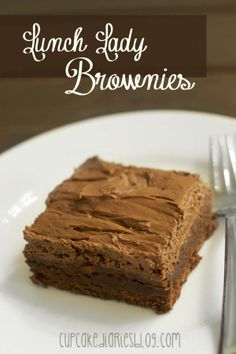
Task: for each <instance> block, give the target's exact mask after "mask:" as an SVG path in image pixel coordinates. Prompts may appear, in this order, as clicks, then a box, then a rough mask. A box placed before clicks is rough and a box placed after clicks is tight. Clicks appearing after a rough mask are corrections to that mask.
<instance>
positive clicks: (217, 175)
mask: <svg viewBox="0 0 236 354" xmlns="http://www.w3.org/2000/svg"><path fill="white" fill-rule="evenodd" d="M210 161H211V179H212V182H213V186H214V190H215V192H220V191H221V190H222V173H221V171H222V168H221V162H220V149H219V144H218V138H217V136H211V137H210Z"/></svg>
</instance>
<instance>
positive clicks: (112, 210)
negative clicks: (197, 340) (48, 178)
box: [24, 157, 216, 313]
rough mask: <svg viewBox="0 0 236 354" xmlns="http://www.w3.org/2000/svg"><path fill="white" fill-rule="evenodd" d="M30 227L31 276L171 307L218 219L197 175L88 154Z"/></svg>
mask: <svg viewBox="0 0 236 354" xmlns="http://www.w3.org/2000/svg"><path fill="white" fill-rule="evenodd" d="M46 204H47V207H46V210H45V211H44V212H43V213H42V214H41V215H40V216H38V218H37V219H36V220H35V222H34V223H33V225H31V226H30V227H26V228H25V230H24V237H25V240H26V241H27V244H26V246H25V250H24V254H25V257H26V260H27V263H28V265H29V266H30V268H31V271H32V273H33V275H32V280H33V281H34V282H36V283H40V284H42V285H45V286H47V285H51V286H55V287H57V288H60V289H66V290H71V291H73V292H76V293H81V294H87V295H92V296H96V297H100V298H104V299H116V300H120V301H126V302H128V303H131V304H136V305H141V306H146V307H150V308H152V309H153V310H155V311H156V312H158V313H162V312H166V311H169V310H170V309H171V308H172V307H173V305H174V303H175V301H176V300H177V298H178V297H179V295H180V291H181V286H182V284H183V283H184V282H185V281H186V279H187V276H188V274H189V273H190V271H191V270H192V269H193V268H194V267H195V266H196V265H197V263H198V262H199V260H200V256H199V255H198V252H199V249H200V248H201V246H202V244H203V243H204V241H205V240H206V239H207V238H208V237H209V236H210V235H211V234H212V232H213V230H214V228H215V226H216V222H215V219H214V215H213V213H212V192H211V190H210V189H209V187H208V186H207V185H206V184H205V183H203V182H202V181H201V179H200V177H199V176H198V175H196V174H191V173H186V172H176V171H162V170H158V169H151V168H140V167H134V166H123V165H121V164H115V163H109V162H105V161H102V160H101V159H99V158H98V157H94V158H91V159H89V160H87V161H86V162H85V163H84V164H83V165H81V166H80V167H79V168H78V169H76V170H75V172H74V174H73V175H72V177H71V178H69V179H67V180H66V181H64V182H63V183H62V184H60V185H59V186H58V187H56V189H55V190H54V191H53V192H52V193H51V194H50V195H49V197H48V199H47V202H46Z"/></svg>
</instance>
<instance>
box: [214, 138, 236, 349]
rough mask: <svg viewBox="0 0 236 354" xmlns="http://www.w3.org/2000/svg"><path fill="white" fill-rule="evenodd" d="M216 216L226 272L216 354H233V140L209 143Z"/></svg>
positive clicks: (235, 253) (235, 316) (235, 263)
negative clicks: (222, 223)
mask: <svg viewBox="0 0 236 354" xmlns="http://www.w3.org/2000/svg"><path fill="white" fill-rule="evenodd" d="M210 160H211V177H212V183H213V186H214V191H215V196H216V201H215V212H216V214H217V215H218V216H223V217H225V220H226V222H225V228H226V233H225V235H226V237H225V268H224V295H223V308H222V321H221V333H220V345H219V354H236V140H235V137H234V136H231V135H230V136H229V135H228V136H223V135H221V136H218V137H217V136H214V137H212V138H211V139H210Z"/></svg>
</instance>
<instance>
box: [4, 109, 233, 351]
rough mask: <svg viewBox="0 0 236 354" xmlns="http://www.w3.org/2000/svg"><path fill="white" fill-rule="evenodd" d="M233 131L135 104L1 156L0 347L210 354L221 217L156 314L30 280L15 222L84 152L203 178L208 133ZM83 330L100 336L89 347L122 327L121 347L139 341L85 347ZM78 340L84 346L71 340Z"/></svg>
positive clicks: (30, 213) (37, 205)
mask: <svg viewBox="0 0 236 354" xmlns="http://www.w3.org/2000/svg"><path fill="white" fill-rule="evenodd" d="M233 131H234V132H235V131H236V120H235V121H234V120H232V119H228V118H225V117H220V116H215V115H211V114H205V113H195V112H181V111H142V112H132V113H123V114H117V115H113V116H107V117H103V118H97V119H92V120H88V121H85V122H82V123H76V124H72V125H68V126H66V127H63V128H59V129H56V130H53V131H52V132H49V133H46V134H43V135H41V136H39V137H36V138H34V139H31V140H29V141H27V142H25V143H23V144H21V145H19V146H17V147H15V148H13V149H11V150H9V151H8V152H6V153H4V154H2V155H0V237H1V243H0V353H1V354H32V353H34V354H42V353H50V354H54V353H70V354H71V353H79V352H81V353H87V352H91V353H104V352H107V353H151V352H152V353H153V352H156V353H161V354H163V353H168V354H169V353H181V354H184V353H186V354H189V353H190V352H191V354H199V353H204V354H205V353H208V354H211V353H212V354H213V353H215V352H216V348H217V345H218V332H219V324H220V314H221V300H222V281H223V253H224V252H223V251H224V230H223V225H220V227H219V228H218V230H217V231H216V232H215V235H214V236H213V237H212V238H211V239H210V240H209V241H207V242H206V243H205V245H204V247H203V249H202V251H201V254H202V255H203V260H202V261H201V262H200V264H199V266H198V267H197V268H196V269H195V270H194V271H193V272H192V274H191V275H190V276H189V279H188V281H187V283H186V284H185V285H184V286H183V290H182V294H181V297H180V299H179V300H178V301H177V303H176V305H175V307H174V309H173V311H171V312H170V313H168V314H166V315H159V316H158V315H156V314H155V313H154V312H152V311H151V310H148V309H143V308H140V307H136V306H132V305H127V304H124V303H118V302H114V301H104V300H100V299H95V298H92V297H88V296H82V295H74V294H70V293H69V292H65V291H60V290H56V289H53V288H47V289H45V288H41V287H39V286H36V285H34V284H33V283H32V282H31V281H30V280H29V275H30V273H29V269H28V267H27V266H26V265H25V263H24V258H23V255H22V250H23V248H24V244H25V242H24V240H23V237H22V230H23V228H24V226H25V225H26V224H31V223H32V222H33V220H34V218H35V217H36V216H37V214H38V213H39V212H41V211H42V210H43V208H44V200H45V198H46V196H47V194H48V192H49V191H50V190H51V189H52V188H54V186H55V185H56V184H58V183H59V182H61V181H62V180H63V179H64V178H66V177H68V176H70V175H71V173H72V172H73V169H74V167H76V166H78V165H80V163H82V162H83V161H84V160H85V159H86V158H88V157H90V156H93V155H99V156H100V157H102V158H104V159H107V160H113V161H116V162H122V163H132V164H137V165H140V166H142V165H144V166H153V167H159V168H167V169H180V170H188V171H193V172H198V173H200V174H201V175H202V177H203V178H204V179H207V176H208V137H209V136H210V135H211V134H218V133H227V132H230V133H232V132H233ZM87 332H88V333H89V334H93V333H95V332H96V333H97V334H98V340H97V342H96V341H95V345H96V343H98V342H99V343H100V342H101V341H102V335H103V333H106V335H107V336H110V337H109V338H110V339H109V341H112V338H114V333H122V334H123V335H124V336H125V334H124V333H125V332H127V333H128V335H129V336H130V337H129V338H130V342H128V341H126V342H125V340H124V343H123V345H128V344H132V342H134V341H136V344H137V343H140V345H141V344H142V345H143V347H141V348H138V347H137V348H124V347H123V348H118V347H117V346H118V344H116V343H115V342H114V346H116V347H114V346H113V348H109V347H108V348H91V347H89V339H88V337H87V334H86V333H87ZM175 332H178V333H179V334H180V340H181V342H180V348H179V345H178V343H177V342H176V341H175V337H174V335H172V334H171V333H175ZM60 333H66V335H67V336H68V337H69V336H70V333H71V334H72V342H71V346H70V347H68V348H63V347H61V345H62V346H63V345H66V343H65V341H64V339H66V338H68V337H60ZM73 333H74V334H75V335H76V337H73ZM152 333H155V335H153V334H152ZM162 333H164V334H163V335H162V337H161V334H162ZM135 334H136V337H135ZM149 334H150V335H152V336H153V337H151V338H153V340H150V343H151V345H155V344H156V343H154V341H155V338H157V340H158V341H159V346H161V345H165V348H160V347H159V348H156V349H154V348H148V346H149V344H150V343H149V339H150V337H149ZM132 335H133V337H132ZM63 336H64V334H63ZM154 336H156V337H154ZM131 337H132V338H131ZM60 338H61V339H62V342H61V344H60V341H59V339H60ZM63 338H64V339H63ZM82 338H83V339H82ZM86 338H87V342H88V343H85V341H86ZM123 338H124V337H123ZM161 338H162V343H160V341H161ZM75 339H77V342H76V340H75ZM83 341H84V342H83ZM141 341H143V342H141ZM172 343H173V344H172ZM69 344H70V343H69ZM79 344H81V345H87V348H78V347H77V345H79ZM111 344H112V343H110V342H109V345H111ZM120 345H121V344H120ZM169 345H170V346H173V348H168V346H169Z"/></svg>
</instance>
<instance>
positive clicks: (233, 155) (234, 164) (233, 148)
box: [226, 135, 236, 186]
mask: <svg viewBox="0 0 236 354" xmlns="http://www.w3.org/2000/svg"><path fill="white" fill-rule="evenodd" d="M226 144H227V148H228V152H229V160H230V164H231V169H232V174H233V175H232V178H233V180H234V186H236V145H235V135H234V136H232V135H228V136H227V137H226Z"/></svg>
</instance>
